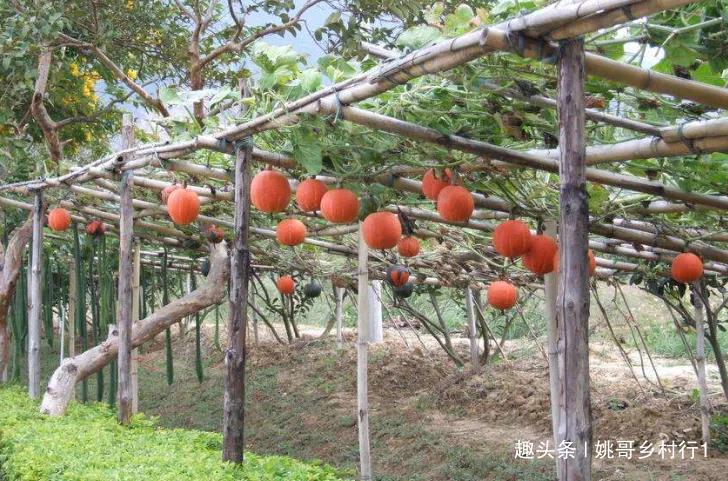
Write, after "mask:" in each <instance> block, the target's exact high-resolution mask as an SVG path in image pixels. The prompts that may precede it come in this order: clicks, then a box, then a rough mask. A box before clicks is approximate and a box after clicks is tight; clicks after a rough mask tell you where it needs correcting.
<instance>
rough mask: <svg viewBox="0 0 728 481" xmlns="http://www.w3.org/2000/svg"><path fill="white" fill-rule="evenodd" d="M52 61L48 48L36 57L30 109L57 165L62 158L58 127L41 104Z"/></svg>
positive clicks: (51, 51)
mask: <svg viewBox="0 0 728 481" xmlns="http://www.w3.org/2000/svg"><path fill="white" fill-rule="evenodd" d="M52 59H53V50H52V49H50V48H48V49H45V50H43V51H42V52H41V54H40V56H39V57H38V78H36V80H35V90H34V92H33V99H32V101H31V104H30V109H31V112H32V113H33V118H34V119H35V121H36V122H38V126H39V127H40V129H41V131H43V137H44V138H45V142H46V147H47V148H48V154H49V155H50V156H51V159H52V160H53V161H54V162H56V163H57V162H58V161H60V160H61V157H63V154H62V149H61V141H60V139H59V138H58V127H57V126H56V123H55V122H54V121H53V119H51V116H50V115H48V111H47V110H46V108H45V105H44V104H43V97H44V96H45V93H46V89H47V87H48V73H49V71H50V66H51V60H52Z"/></svg>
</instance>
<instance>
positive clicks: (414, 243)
mask: <svg viewBox="0 0 728 481" xmlns="http://www.w3.org/2000/svg"><path fill="white" fill-rule="evenodd" d="M397 252H399V255H401V256H402V257H414V256H416V255H417V254H419V253H420V241H419V240H417V237H412V236H407V237H402V238H401V239H400V240H399V242H397Z"/></svg>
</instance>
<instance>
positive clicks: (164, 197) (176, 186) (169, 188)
mask: <svg viewBox="0 0 728 481" xmlns="http://www.w3.org/2000/svg"><path fill="white" fill-rule="evenodd" d="M181 188H182V186H181V185H179V184H177V183H174V184H172V185H168V186H167V187H165V188H164V189H162V192H160V193H159V195H160V197H161V198H162V203H163V204H164V205H167V201H168V200H169V196H170V194H171V193H172V192H174V191H175V190H177V189H181Z"/></svg>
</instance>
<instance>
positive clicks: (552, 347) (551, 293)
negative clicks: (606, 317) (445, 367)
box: [543, 220, 561, 479]
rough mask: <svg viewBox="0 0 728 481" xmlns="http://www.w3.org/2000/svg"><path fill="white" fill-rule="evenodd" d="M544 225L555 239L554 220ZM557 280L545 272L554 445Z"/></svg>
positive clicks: (557, 403)
mask: <svg viewBox="0 0 728 481" xmlns="http://www.w3.org/2000/svg"><path fill="white" fill-rule="evenodd" d="M544 227H545V229H544V230H545V234H546V235H549V236H551V237H553V238H554V239H556V221H554V220H547V221H545V222H544ZM558 282H559V276H558V274H557V273H556V271H553V272H551V273H550V274H546V275H545V276H544V277H543V290H544V311H545V312H544V316H545V317H546V319H547V321H548V325H547V331H546V337H547V344H548V360H549V387H550V388H551V426H552V428H553V433H554V443H555V445H558V431H559V406H560V405H561V390H560V389H559V386H560V380H559V347H558V339H559V334H558V332H559V328H558V325H559V324H558V322H557V319H556V297H557V295H558V289H559V286H558ZM560 468H561V465H560V464H559V463H556V469H557V474H558V472H559V471H560ZM559 479H561V478H559Z"/></svg>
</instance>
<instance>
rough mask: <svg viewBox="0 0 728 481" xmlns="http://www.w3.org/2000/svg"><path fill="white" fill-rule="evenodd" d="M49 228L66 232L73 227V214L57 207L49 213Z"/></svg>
mask: <svg viewBox="0 0 728 481" xmlns="http://www.w3.org/2000/svg"><path fill="white" fill-rule="evenodd" d="M48 227H50V228H51V229H53V230H55V231H64V230H66V229H68V228H69V227H71V214H70V213H69V212H68V211H67V210H66V209H64V208H63V207H56V208H55V209H52V210H51V211H50V212H49V213H48Z"/></svg>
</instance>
